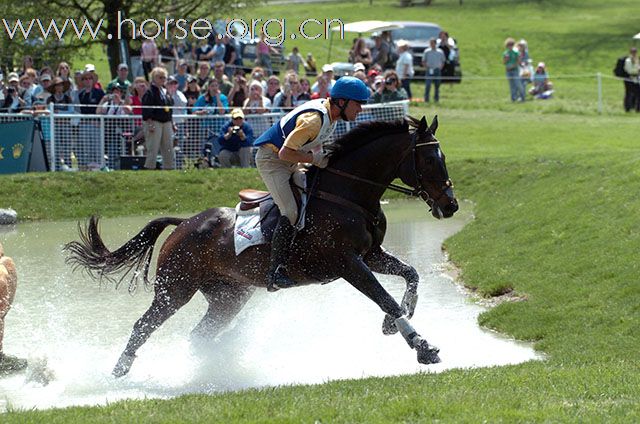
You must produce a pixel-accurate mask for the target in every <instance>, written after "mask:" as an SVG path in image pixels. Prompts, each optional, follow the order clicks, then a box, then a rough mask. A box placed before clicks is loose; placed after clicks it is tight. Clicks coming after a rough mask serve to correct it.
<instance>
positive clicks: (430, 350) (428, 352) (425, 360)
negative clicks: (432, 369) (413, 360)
mask: <svg viewBox="0 0 640 424" xmlns="http://www.w3.org/2000/svg"><path fill="white" fill-rule="evenodd" d="M415 349H416V351H417V352H418V362H419V363H421V364H425V365H429V364H437V363H439V362H441V361H440V357H439V356H438V353H439V352H440V349H438V348H437V347H435V346H432V345H430V344H429V343H427V341H426V340H421V341H420V342H419V343H418V344H417V345H416V347H415Z"/></svg>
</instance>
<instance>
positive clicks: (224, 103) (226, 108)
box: [220, 93, 229, 113]
mask: <svg viewBox="0 0 640 424" xmlns="http://www.w3.org/2000/svg"><path fill="white" fill-rule="evenodd" d="M220 101H221V102H222V106H224V113H228V112H229V99H227V96H225V95H224V94H222V93H220Z"/></svg>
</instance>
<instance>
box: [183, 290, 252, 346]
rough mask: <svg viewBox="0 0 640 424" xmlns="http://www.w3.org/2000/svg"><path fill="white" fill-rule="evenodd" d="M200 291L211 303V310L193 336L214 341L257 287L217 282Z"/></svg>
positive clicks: (193, 332) (197, 326)
mask: <svg viewBox="0 0 640 424" xmlns="http://www.w3.org/2000/svg"><path fill="white" fill-rule="evenodd" d="M200 291H201V292H202V294H203V295H204V297H205V299H207V302H209V308H208V309H207V312H206V313H205V315H204V317H202V320H201V321H200V323H198V325H196V327H195V328H194V329H193V331H192V332H191V335H192V336H193V337H199V338H206V339H213V338H214V337H215V336H217V335H218V334H219V333H220V332H221V331H222V330H224V329H225V327H226V326H227V325H228V324H229V323H230V322H231V320H233V318H234V317H235V316H236V315H237V314H238V313H239V312H240V311H241V310H242V308H243V307H244V305H245V304H246V303H247V301H248V300H249V299H250V298H251V295H252V294H253V292H254V291H255V287H251V286H244V285H240V284H237V283H234V282H227V281H216V282H215V283H213V284H207V285H203V286H202V287H200Z"/></svg>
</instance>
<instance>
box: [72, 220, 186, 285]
mask: <svg viewBox="0 0 640 424" xmlns="http://www.w3.org/2000/svg"><path fill="white" fill-rule="evenodd" d="M98 221H99V218H98V217H96V216H91V218H89V222H88V223H87V224H86V226H85V228H84V229H83V228H82V226H81V225H80V224H78V232H79V234H80V240H79V241H72V242H70V243H67V244H66V245H65V246H64V249H63V250H65V251H66V252H68V256H67V258H66V260H65V262H66V263H67V264H70V265H71V266H72V267H73V269H74V271H75V270H76V269H77V268H84V270H85V271H86V272H87V273H88V274H89V275H90V276H91V277H92V278H94V279H97V280H100V281H101V280H102V279H103V278H105V279H107V280H109V281H115V282H116V287H118V286H119V285H120V283H121V282H122V280H124V278H125V277H126V276H127V275H128V274H129V273H130V272H131V271H133V275H132V276H131V281H130V282H129V291H131V292H133V291H134V290H135V289H136V287H137V280H138V278H139V277H140V273H141V271H142V275H143V279H144V283H145V285H149V284H150V282H149V280H148V274H149V264H150V262H151V256H152V255H153V247H154V245H155V242H156V241H157V240H158V237H160V234H161V233H162V231H164V229H165V228H167V227H168V226H169V225H180V224H181V223H182V222H183V221H184V219H182V218H159V219H154V220H153V221H151V222H149V223H148V224H147V225H146V226H145V227H144V228H143V229H142V230H141V231H140V232H139V233H138V234H137V235H136V236H135V237H133V238H132V239H131V240H129V241H128V242H126V243H125V244H124V245H123V246H122V247H120V248H119V249H117V250H116V251H114V252H110V251H109V249H107V247H106V246H105V244H104V242H103V241H102V238H101V237H100V233H99V232H98ZM123 270H124V271H126V272H125V273H124V274H123V275H122V276H121V277H120V278H118V279H116V278H114V275H115V274H117V273H119V272H120V271H123Z"/></svg>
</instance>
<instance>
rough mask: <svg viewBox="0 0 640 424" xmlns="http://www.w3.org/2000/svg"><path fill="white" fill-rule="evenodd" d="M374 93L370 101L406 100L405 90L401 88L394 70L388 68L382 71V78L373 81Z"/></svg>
mask: <svg viewBox="0 0 640 424" xmlns="http://www.w3.org/2000/svg"><path fill="white" fill-rule="evenodd" d="M374 90H375V91H374V93H373V96H372V97H371V103H387V102H397V101H399V100H407V98H408V97H407V92H406V91H405V90H404V88H402V85H401V82H400V78H398V74H397V73H396V71H393V70H388V71H387V72H385V73H384V80H381V81H380V82H379V83H374Z"/></svg>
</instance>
